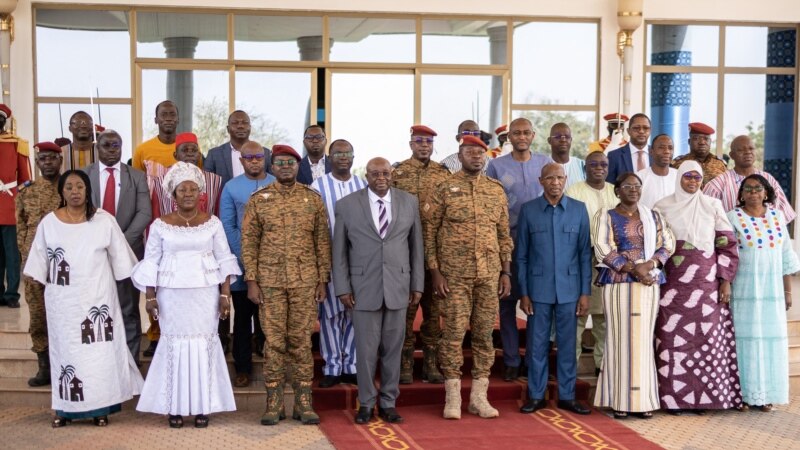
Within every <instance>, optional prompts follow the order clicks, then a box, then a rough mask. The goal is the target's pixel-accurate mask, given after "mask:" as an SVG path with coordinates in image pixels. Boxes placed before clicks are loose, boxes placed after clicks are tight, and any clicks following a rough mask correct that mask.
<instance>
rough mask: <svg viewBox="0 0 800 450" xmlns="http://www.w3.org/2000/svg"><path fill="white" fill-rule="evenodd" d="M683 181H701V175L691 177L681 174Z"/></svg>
mask: <svg viewBox="0 0 800 450" xmlns="http://www.w3.org/2000/svg"><path fill="white" fill-rule="evenodd" d="M683 179H684V180H694V181H703V176H702V175H692V174H691V173H685V174H683Z"/></svg>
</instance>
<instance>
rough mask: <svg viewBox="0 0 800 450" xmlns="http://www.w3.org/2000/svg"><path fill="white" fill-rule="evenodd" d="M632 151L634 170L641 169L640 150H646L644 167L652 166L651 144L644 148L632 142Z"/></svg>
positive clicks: (630, 146) (630, 147)
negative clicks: (637, 146)
mask: <svg viewBox="0 0 800 450" xmlns="http://www.w3.org/2000/svg"><path fill="white" fill-rule="evenodd" d="M628 148H629V149H630V151H631V162H632V163H633V171H634V172H638V171H639V150H642V151H644V167H643V169H647V168H648V167H650V146H649V145H646V144H645V146H644V147H642V148H636V146H635V145H633V144H631V145H629V146H628Z"/></svg>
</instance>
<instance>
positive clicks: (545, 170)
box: [539, 163, 567, 205]
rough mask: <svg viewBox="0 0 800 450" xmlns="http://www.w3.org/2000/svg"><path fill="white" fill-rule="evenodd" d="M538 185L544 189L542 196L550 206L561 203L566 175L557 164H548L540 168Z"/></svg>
mask: <svg viewBox="0 0 800 450" xmlns="http://www.w3.org/2000/svg"><path fill="white" fill-rule="evenodd" d="M539 183H541V185H542V187H543V188H544V193H543V194H542V195H543V196H544V198H545V200H547V201H548V202H549V203H550V204H551V205H555V204H556V203H558V202H559V201H561V197H562V196H563V195H564V186H565V185H566V183H567V175H566V174H565V173H564V167H563V166H562V165H561V164H558V163H548V164H545V166H544V167H542V176H540V177H539Z"/></svg>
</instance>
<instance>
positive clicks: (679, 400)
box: [655, 206, 742, 409]
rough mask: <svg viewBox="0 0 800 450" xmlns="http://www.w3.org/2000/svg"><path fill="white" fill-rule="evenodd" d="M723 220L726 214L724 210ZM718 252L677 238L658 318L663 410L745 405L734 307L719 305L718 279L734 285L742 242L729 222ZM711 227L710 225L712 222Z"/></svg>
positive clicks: (719, 236) (718, 237)
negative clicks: (740, 243)
mask: <svg viewBox="0 0 800 450" xmlns="http://www.w3.org/2000/svg"><path fill="white" fill-rule="evenodd" d="M719 214H720V215H722V218H723V219H724V214H725V212H724V211H723V210H722V207H721V206H720V208H719ZM725 222H726V223H725V226H724V228H725V229H726V230H725V231H720V230H719V228H720V227H717V231H716V239H715V248H714V251H713V252H711V253H705V252H703V251H702V250H700V249H698V248H696V247H695V246H693V245H692V244H691V243H689V242H686V241H684V240H678V241H677V242H676V244H675V253H674V254H673V255H672V257H671V258H670V259H669V261H667V264H666V265H665V266H664V271H665V272H666V273H667V282H666V283H665V284H664V285H663V286H661V301H660V302H659V312H658V319H657V320H656V332H655V334H656V366H657V367H658V392H659V396H660V397H661V407H662V408H664V409H728V408H733V407H738V406H741V404H742V394H741V386H740V384H739V368H738V362H737V360H736V339H735V338H734V330H733V328H734V327H733V317H732V316H731V311H730V307H729V306H728V304H726V303H720V302H719V297H718V290H719V279H720V278H721V279H724V280H728V281H731V280H733V278H734V276H735V275H736V268H737V266H738V263H739V256H738V252H737V251H736V247H737V242H736V238H735V237H734V234H733V232H731V231H728V230H730V227H729V226H728V225H727V220H725ZM708 226H709V227H711V226H712V225H711V224H708Z"/></svg>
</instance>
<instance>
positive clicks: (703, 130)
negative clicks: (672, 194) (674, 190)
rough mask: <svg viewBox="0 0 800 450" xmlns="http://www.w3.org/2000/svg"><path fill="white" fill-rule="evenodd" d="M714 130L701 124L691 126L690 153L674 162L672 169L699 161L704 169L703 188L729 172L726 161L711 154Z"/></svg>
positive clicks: (696, 123) (694, 123) (691, 124)
mask: <svg viewBox="0 0 800 450" xmlns="http://www.w3.org/2000/svg"><path fill="white" fill-rule="evenodd" d="M712 134H714V129H713V128H711V127H710V126H708V125H706V124H704V123H701V122H692V123H690V124H689V153H687V154H685V155H683V156H679V157H677V158H675V160H674V161H672V167H674V168H676V169H677V168H678V167H680V166H681V164H683V162H684V161H697V162H698V163H700V166H701V167H702V168H703V186H705V185H706V184H708V182H709V181H711V180H713V179H714V178H716V177H717V175H722V174H723V173H725V172H726V171H727V170H728V165H727V164H725V161H723V160H721V159H719V158H717V155H714V154H712V153H711V135H712Z"/></svg>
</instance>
